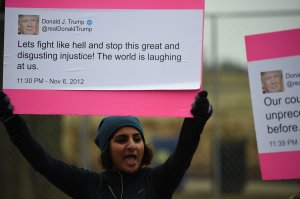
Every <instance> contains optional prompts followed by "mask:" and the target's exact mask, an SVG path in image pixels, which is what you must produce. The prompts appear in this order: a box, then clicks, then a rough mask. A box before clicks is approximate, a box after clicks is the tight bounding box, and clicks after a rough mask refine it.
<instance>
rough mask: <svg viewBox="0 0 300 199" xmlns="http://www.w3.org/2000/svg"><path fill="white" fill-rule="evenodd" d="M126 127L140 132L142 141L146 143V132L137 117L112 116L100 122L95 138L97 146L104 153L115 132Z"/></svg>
mask: <svg viewBox="0 0 300 199" xmlns="http://www.w3.org/2000/svg"><path fill="white" fill-rule="evenodd" d="M125 126H131V127H134V128H136V129H137V130H138V131H139V132H140V134H141V136H142V139H143V141H144V142H145V138H144V131H143V128H142V125H141V122H140V120H139V119H138V118H137V117H131V116H112V117H106V118H104V119H103V120H102V121H101V122H100V124H99V126H98V132H97V135H96V138H95V144H96V145H97V146H98V147H99V148H100V149H101V151H103V150H104V149H106V147H107V146H108V142H109V140H110V138H111V137H112V136H113V135H114V134H115V132H116V131H117V130H118V129H119V128H121V127H125Z"/></svg>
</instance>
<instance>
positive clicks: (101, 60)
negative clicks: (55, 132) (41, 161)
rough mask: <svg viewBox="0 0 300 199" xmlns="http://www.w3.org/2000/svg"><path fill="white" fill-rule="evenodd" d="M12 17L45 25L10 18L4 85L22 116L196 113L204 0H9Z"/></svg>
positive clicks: (199, 87) (200, 70)
mask: <svg viewBox="0 0 300 199" xmlns="http://www.w3.org/2000/svg"><path fill="white" fill-rule="evenodd" d="M44 8H47V10H45V9H44ZM103 11H104V12H103ZM124 11H126V12H124ZM132 11H134V12H132ZM6 15H7V16H6V19H8V18H9V19H10V21H16V22H17V21H19V22H20V21H21V20H22V19H23V18H26V20H27V21H28V20H30V21H31V23H32V24H38V23H39V24H38V25H37V26H36V27H35V29H34V31H33V28H31V30H30V31H28V30H27V32H26V30H25V29H24V30H23V27H22V24H19V26H17V25H16V24H13V25H9V24H12V23H5V26H6V30H7V31H9V32H10V34H5V52H4V54H5V56H4V57H5V58H4V78H3V79H4V86H3V88H4V91H5V92H6V93H7V94H8V95H9V96H10V98H11V101H12V103H13V104H14V105H15V112H16V113H19V114H65V115H67V114H71V115H138V116H166V117H189V116H190V107H191V103H192V102H193V101H194V97H195V95H196V94H197V93H198V92H199V91H200V90H201V87H202V86H201V82H202V80H201V78H202V43H203V42H202V40H203V16H204V0H200V1H199V0H187V1H184V3H183V1H180V0H175V1H170V0H163V1H161V0H160V1H158V0H154V1H136V0H126V1H106V0H100V1H99V0H97V1H96V0H88V1H76V2H74V1H63V2H62V1H58V0H54V1H38V0H29V1H18V0H8V1H6ZM110 15H113V16H114V17H112V16H110ZM137 16H138V17H137ZM162 16H164V17H162ZM104 19H105V20H104ZM178 19H181V20H178ZM110 20H111V21H110ZM131 20H132V21H131ZM151 20H157V21H156V22H157V23H155V22H153V23H150V21H151ZM37 22H38V23H37ZM100 22H101V26H100V25H97V24H98V23H99V24H100ZM167 22H168V23H167ZM173 22H174V23H173ZM24 23H25V20H24ZM32 24H31V25H30V26H34V25H32ZM111 24H117V25H115V26H112V25H111ZM151 24H154V25H151ZM166 24H170V26H169V27H167V28H164V27H165V25H166ZM172 24H173V25H172ZM108 27H109V28H108ZM137 27H139V28H137ZM99 30H101V32H100V33H101V34H98V33H99V32H97V31H99ZM168 31H171V32H168ZM184 31H187V34H190V33H191V34H193V35H190V36H186V34H183V33H184ZM96 33H97V34H96ZM121 33H122V34H121ZM158 33H159V34H158ZM149 35H151V37H149ZM179 35H184V37H180V36H179ZM11 42H12V43H13V45H11ZM8 44H10V45H8ZM11 46H14V47H11ZM120 52H121V54H120ZM95 59H97V60H95ZM128 71H130V72H128ZM173 74H177V76H176V75H174V76H173Z"/></svg>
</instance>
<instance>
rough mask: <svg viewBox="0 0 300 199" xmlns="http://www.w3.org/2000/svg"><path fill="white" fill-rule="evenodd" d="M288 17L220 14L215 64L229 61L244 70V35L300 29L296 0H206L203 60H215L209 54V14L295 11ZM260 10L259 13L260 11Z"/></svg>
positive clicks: (208, 61) (298, 7)
mask: <svg viewBox="0 0 300 199" xmlns="http://www.w3.org/2000/svg"><path fill="white" fill-rule="evenodd" d="M296 10H297V13H298V14H297V15H291V16H265V17H249V16H248V17H243V16H236V17H232V16H226V15H220V18H219V19H218V34H217V36H218V39H217V41H218V45H217V55H218V59H217V61H218V62H219V63H220V62H224V61H232V62H236V63H238V64H241V65H243V67H246V65H247V61H246V50H245V42H244V37H245V35H252V34H260V33H265V32H273V31H280V30H288V29H295V28H300V0H206V2H205V13H206V14H207V15H206V17H205V24H204V32H205V33H204V58H205V61H206V62H207V63H211V62H212V60H213V59H214V60H216V59H215V56H214V57H213V56H212V55H213V53H212V50H213V48H212V45H211V44H212V36H211V35H212V27H211V22H212V20H211V18H210V16H211V14H224V13H225V14H229V13H230V14H233V13H241V12H242V13H243V12H247V13H253V16H257V12H260V13H270V12H271V11H272V12H274V11H275V12H276V13H277V12H281V11H284V12H285V13H287V11H291V13H292V11H296ZM262 11H263V12H262Z"/></svg>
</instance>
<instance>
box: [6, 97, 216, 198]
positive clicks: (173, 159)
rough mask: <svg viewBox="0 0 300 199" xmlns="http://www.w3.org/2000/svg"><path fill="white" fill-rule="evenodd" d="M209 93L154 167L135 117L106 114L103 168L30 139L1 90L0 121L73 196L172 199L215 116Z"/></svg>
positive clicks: (99, 141)
mask: <svg viewBox="0 0 300 199" xmlns="http://www.w3.org/2000/svg"><path fill="white" fill-rule="evenodd" d="M212 112H213V111H212V106H211V105H210V103H209V100H208V99H207V92H206V91H202V92H200V93H199V94H197V95H196V99H195V102H194V103H193V104H192V108H191V113H192V116H193V117H192V118H185V119H184V121H183V125H182V128H181V132H180V135H179V139H178V143H177V146H176V150H175V151H174V152H173V153H172V154H171V155H170V156H169V158H168V159H167V160H166V161H165V162H164V163H162V164H161V165H158V166H156V167H153V168H151V167H150V166H149V165H150V163H151V159H152V150H151V148H150V147H149V146H147V145H146V141H145V138H144V130H143V128H142V125H141V123H140V121H139V119H138V118H137V117H131V116H130V117H127V116H126V117H125V116H113V117H106V118H104V119H103V120H102V121H101V122H100V124H99V127H98V132H97V135H96V138H95V143H96V145H97V146H98V147H99V148H100V150H101V163H102V166H103V168H104V170H103V171H101V172H94V171H89V170H86V169H84V168H77V167H75V166H71V165H68V164H66V163H64V162H63V161H60V160H57V159H55V158H53V157H51V156H50V155H49V154H48V153H47V152H46V151H45V150H44V149H43V148H42V147H41V146H40V144H39V143H37V141H36V140H35V139H34V138H33V137H32V135H31V133H30V130H29V129H28V127H27V126H26V123H25V121H24V120H23V119H22V118H21V117H20V116H19V115H17V114H14V113H13V106H12V105H11V103H10V101H9V98H8V97H7V95H6V94H5V93H3V92H1V93H0V120H1V122H2V123H3V125H4V126H5V128H6V131H7V133H8V135H9V137H10V140H11V141H12V142H13V143H14V145H15V146H16V147H17V148H18V149H19V151H20V152H21V153H22V155H23V156H24V157H25V158H26V160H27V161H28V162H29V163H30V164H31V166H32V167H33V168H34V169H35V170H36V171H37V172H39V173H40V174H41V175H43V176H44V177H46V178H47V179H48V180H49V181H50V182H51V183H53V184H54V185H55V186H56V187H58V188H59V189H60V190H62V191H63V192H64V193H66V194H67V195H69V196H70V197H71V198H75V199H96V198H97V199H169V198H172V196H173V194H174V192H175V190H176V188H177V187H178V185H179V184H180V181H181V179H182V178H183V176H184V174H185V172H186V171H187V169H188V168H189V166H190V163H191V161H192V158H193V155H194V153H195V151H196V149H197V146H198V143H199V141H200V135H201V133H202V131H203V128H204V126H205V124H206V122H207V120H208V119H209V118H210V116H211V115H212Z"/></svg>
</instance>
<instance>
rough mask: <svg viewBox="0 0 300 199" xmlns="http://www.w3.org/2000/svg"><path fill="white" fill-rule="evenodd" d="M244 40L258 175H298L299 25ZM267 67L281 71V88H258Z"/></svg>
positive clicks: (273, 176) (279, 176)
mask: <svg viewBox="0 0 300 199" xmlns="http://www.w3.org/2000/svg"><path fill="white" fill-rule="evenodd" d="M245 42H246V51H247V61H248V74H249V81H250V90H251V98H252V108H253V115H254V123H255V131H256V138H257V146H258V153H259V162H260V169H261V175H262V179H263V180H279V179H300V169H299V165H300V126H299V125H300V117H299V115H297V114H295V113H297V112H299V107H300V104H299V103H300V101H299V99H300V96H299V94H300V29H293V30H284V31H278V32H271V33H264V34H257V35H249V36H246V37H245ZM267 71H271V72H274V71H281V72H282V80H283V89H282V90H281V91H275V92H261V91H262V85H264V83H263V81H264V76H263V75H262V74H265V72H267ZM272 81H273V80H272ZM274 82H275V81H274ZM274 84H275V83H274Z"/></svg>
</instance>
